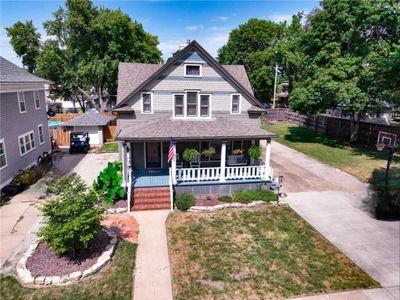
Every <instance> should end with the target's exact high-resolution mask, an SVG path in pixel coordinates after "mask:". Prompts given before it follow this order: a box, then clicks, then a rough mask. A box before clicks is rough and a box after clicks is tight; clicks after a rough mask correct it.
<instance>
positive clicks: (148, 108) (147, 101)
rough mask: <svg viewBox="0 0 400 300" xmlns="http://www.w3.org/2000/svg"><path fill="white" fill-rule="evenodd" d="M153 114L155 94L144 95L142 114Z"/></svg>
mask: <svg viewBox="0 0 400 300" xmlns="http://www.w3.org/2000/svg"><path fill="white" fill-rule="evenodd" d="M152 113H153V94H152V93H142V114H152Z"/></svg>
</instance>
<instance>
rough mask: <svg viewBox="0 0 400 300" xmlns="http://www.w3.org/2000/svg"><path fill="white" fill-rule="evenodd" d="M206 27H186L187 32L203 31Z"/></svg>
mask: <svg viewBox="0 0 400 300" xmlns="http://www.w3.org/2000/svg"><path fill="white" fill-rule="evenodd" d="M203 28H204V26H203V25H202V24H200V25H191V26H186V27H185V29H186V30H187V31H196V30H202V29H203Z"/></svg>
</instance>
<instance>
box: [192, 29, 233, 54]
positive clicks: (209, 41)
mask: <svg viewBox="0 0 400 300" xmlns="http://www.w3.org/2000/svg"><path fill="white" fill-rule="evenodd" d="M228 38H229V32H228V31H226V32H215V33H213V34H210V35H209V36H207V37H206V38H204V39H199V43H200V44H201V45H202V46H203V47H204V49H206V50H207V51H208V52H209V53H210V54H211V55H212V56H214V57H216V56H217V55H218V49H220V48H221V47H222V46H223V45H225V44H226V42H227V41H228Z"/></svg>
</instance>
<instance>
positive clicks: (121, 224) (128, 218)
mask: <svg viewBox="0 0 400 300" xmlns="http://www.w3.org/2000/svg"><path fill="white" fill-rule="evenodd" d="M101 224H102V225H103V226H105V227H107V228H109V229H112V230H113V231H114V232H115V233H116V234H117V236H118V237H119V238H122V239H124V240H126V241H128V242H131V243H137V242H138V231H139V224H138V222H137V221H136V219H135V218H134V217H133V216H132V215H131V214H117V215H107V216H105V218H104V220H103V221H102V222H101Z"/></svg>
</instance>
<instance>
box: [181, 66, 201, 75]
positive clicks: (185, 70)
mask: <svg viewBox="0 0 400 300" xmlns="http://www.w3.org/2000/svg"><path fill="white" fill-rule="evenodd" d="M187 66H194V67H199V73H200V74H199V75H189V74H187V73H186V67H187ZM202 69H203V65H202V64H184V73H185V77H202V75H203V70H202Z"/></svg>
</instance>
